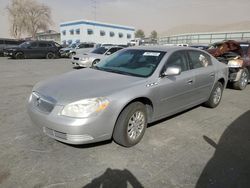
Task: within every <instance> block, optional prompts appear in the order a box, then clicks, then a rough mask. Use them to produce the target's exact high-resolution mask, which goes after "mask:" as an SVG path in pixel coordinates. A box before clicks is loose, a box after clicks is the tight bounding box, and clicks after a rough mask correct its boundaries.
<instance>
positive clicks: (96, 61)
mask: <svg viewBox="0 0 250 188" xmlns="http://www.w3.org/2000/svg"><path fill="white" fill-rule="evenodd" d="M99 61H100V60H99V59H96V60H94V61H93V63H92V67H94V66H95V65H96V64H97V63H98V62H99Z"/></svg>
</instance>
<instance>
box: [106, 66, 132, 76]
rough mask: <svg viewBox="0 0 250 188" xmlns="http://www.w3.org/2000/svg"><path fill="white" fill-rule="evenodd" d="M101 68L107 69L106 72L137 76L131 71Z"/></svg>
mask: <svg viewBox="0 0 250 188" xmlns="http://www.w3.org/2000/svg"><path fill="white" fill-rule="evenodd" d="M102 70H104V71H107V72H113V73H117V74H123V75H128V76H137V75H135V74H133V73H129V72H123V71H120V70H116V69H109V68H103V69H102Z"/></svg>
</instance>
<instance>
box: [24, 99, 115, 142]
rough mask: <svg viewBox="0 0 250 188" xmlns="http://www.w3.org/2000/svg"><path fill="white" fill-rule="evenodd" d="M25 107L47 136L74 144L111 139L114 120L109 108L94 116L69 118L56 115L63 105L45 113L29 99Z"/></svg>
mask: <svg viewBox="0 0 250 188" xmlns="http://www.w3.org/2000/svg"><path fill="white" fill-rule="evenodd" d="M27 109H28V114H29V116H30V118H31V120H32V122H33V123H34V124H36V125H37V126H38V127H40V128H41V129H42V130H43V132H44V133H45V134H46V135H47V136H49V137H51V138H54V139H56V140H59V141H61V142H64V143H68V144H74V145H79V144H86V143H93V142H99V141H104V140H109V139H111V137H112V132H113V128H114V125H115V121H116V119H115V118H114V117H113V115H112V112H111V111H109V110H107V111H105V112H102V113H101V114H98V115H97V116H94V117H89V118H71V117H66V116H61V115H58V114H59V113H60V112H61V110H62V109H63V106H59V105H56V106H55V107H54V109H53V110H52V111H51V112H50V113H45V112H41V111H40V110H38V109H37V108H36V106H35V105H34V104H33V102H30V101H29V102H28V104H27Z"/></svg>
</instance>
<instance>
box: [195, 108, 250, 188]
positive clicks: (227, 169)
mask: <svg viewBox="0 0 250 188" xmlns="http://www.w3.org/2000/svg"><path fill="white" fill-rule="evenodd" d="M203 138H204V139H205V140H206V141H207V142H208V143H209V144H210V145H212V146H213V147H215V148H216V151H215V153H214V156H213V157H212V158H211V159H210V161H209V162H208V163H207V165H206V167H205V168H204V170H203V172H202V174H201V176H200V178H199V180H198V182H197V184H196V188H249V187H250V111H247V112H246V113H244V114H243V115H241V116H240V117H239V118H238V119H236V120H235V121H234V122H233V123H232V124H231V125H230V126H229V127H228V128H227V129H226V130H225V132H224V133H223V134H222V136H221V138H220V140H219V143H218V144H216V143H215V142H214V141H213V140H211V139H210V138H208V137H207V136H203Z"/></svg>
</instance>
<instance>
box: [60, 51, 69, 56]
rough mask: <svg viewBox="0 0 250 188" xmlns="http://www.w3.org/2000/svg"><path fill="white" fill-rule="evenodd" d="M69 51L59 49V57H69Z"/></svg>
mask: <svg viewBox="0 0 250 188" xmlns="http://www.w3.org/2000/svg"><path fill="white" fill-rule="evenodd" d="M69 54H70V53H69V52H64V51H60V56H61V57H69Z"/></svg>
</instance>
